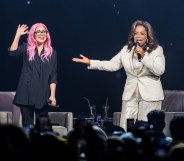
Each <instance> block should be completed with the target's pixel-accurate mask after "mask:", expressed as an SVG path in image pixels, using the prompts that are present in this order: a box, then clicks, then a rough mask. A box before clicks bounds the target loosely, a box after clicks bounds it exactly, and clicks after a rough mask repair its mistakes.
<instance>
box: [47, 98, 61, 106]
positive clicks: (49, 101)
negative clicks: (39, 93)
mask: <svg viewBox="0 0 184 161" xmlns="http://www.w3.org/2000/svg"><path fill="white" fill-rule="evenodd" d="M51 103H52V101H51V100H50V99H48V100H47V104H48V105H49V106H51ZM52 107H59V105H55V106H52Z"/></svg>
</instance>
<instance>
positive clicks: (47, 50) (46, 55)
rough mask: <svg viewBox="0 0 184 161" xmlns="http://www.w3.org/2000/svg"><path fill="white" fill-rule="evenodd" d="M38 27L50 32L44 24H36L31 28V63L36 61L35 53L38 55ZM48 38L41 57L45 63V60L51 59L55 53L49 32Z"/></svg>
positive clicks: (29, 49) (29, 47) (29, 42)
mask: <svg viewBox="0 0 184 161" xmlns="http://www.w3.org/2000/svg"><path fill="white" fill-rule="evenodd" d="M38 26H43V27H44V28H45V30H47V31H48V29H47V27H46V26H45V25H44V24H43V23H36V24H34V25H33V26H32V27H31V28H30V30H29V35H28V38H27V41H28V47H27V53H28V56H29V61H32V60H34V57H35V53H36V52H35V49H36V47H37V41H36V40H35V36H34V35H35V33H34V32H35V30H36V28H37V27H38ZM46 36H47V38H46V41H45V43H44V53H43V54H42V55H41V59H42V61H44V60H45V59H46V60H49V57H51V55H52V52H53V48H52V46H51V38H50V34H49V32H47V35H46Z"/></svg>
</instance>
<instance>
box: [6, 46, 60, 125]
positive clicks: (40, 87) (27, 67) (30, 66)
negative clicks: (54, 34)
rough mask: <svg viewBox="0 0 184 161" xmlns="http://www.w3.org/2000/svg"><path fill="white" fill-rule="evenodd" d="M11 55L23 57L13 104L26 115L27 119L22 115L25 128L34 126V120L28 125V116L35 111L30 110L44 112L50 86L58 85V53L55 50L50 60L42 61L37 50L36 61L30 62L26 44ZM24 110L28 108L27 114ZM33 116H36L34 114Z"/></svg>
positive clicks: (10, 52)
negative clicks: (30, 125)
mask: <svg viewBox="0 0 184 161" xmlns="http://www.w3.org/2000/svg"><path fill="white" fill-rule="evenodd" d="M43 51H44V49H43ZM43 51H42V52H41V54H42V53H43ZM9 54H10V56H19V55H23V66H22V71H21V75H20V79H19V84H18V88H17V91H16V95H15V98H14V100H13V104H15V105H17V106H19V107H20V109H21V112H23V113H25V117H24V114H23V113H22V117H23V126H24V124H25V125H28V124H32V123H31V122H33V120H32V121H31V122H30V121H28V122H27V123H26V118H29V116H26V115H28V113H29V112H30V111H33V109H31V110H30V108H34V110H35V111H40V112H41V111H42V112H43V111H44V109H46V105H47V100H48V98H49V97H50V84H51V83H56V84H57V53H56V51H54V50H53V53H52V56H51V57H49V60H44V61H42V60H41V57H40V56H39V54H38V50H37V48H36V53H35V57H34V60H33V61H29V57H28V54H27V44H26V43H24V44H22V45H20V46H19V47H18V49H17V50H15V51H9ZM22 108H26V109H27V112H24V111H25V110H26V109H22ZM29 110H30V111H29ZM38 113H39V112H38ZM31 115H33V116H34V114H31ZM31 118H32V116H31ZM28 120H29V119H28Z"/></svg>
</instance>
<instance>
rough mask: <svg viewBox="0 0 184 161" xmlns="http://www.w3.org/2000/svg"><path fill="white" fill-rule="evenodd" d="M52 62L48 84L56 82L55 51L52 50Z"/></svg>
mask: <svg viewBox="0 0 184 161" xmlns="http://www.w3.org/2000/svg"><path fill="white" fill-rule="evenodd" d="M52 56H53V59H54V61H53V64H52V71H51V75H50V84H51V83H56V84H57V83H58V80H57V52H56V51H53V55H52Z"/></svg>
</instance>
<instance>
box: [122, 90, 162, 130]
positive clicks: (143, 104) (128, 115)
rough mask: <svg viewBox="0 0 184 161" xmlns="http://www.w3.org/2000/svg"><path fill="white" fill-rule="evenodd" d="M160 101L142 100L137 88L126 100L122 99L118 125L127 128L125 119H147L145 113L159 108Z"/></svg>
mask: <svg viewBox="0 0 184 161" xmlns="http://www.w3.org/2000/svg"><path fill="white" fill-rule="evenodd" d="M161 106H162V101H144V100H143V99H142V98H141V95H140V93H139V90H138V88H137V89H136V91H135V92H134V94H133V96H132V97H131V99H130V100H128V101H122V111H121V119H120V126H121V127H122V128H124V130H125V131H126V130H127V119H134V123H135V121H136V120H142V121H147V114H148V113H149V112H150V111H152V110H155V109H158V110H161Z"/></svg>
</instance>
